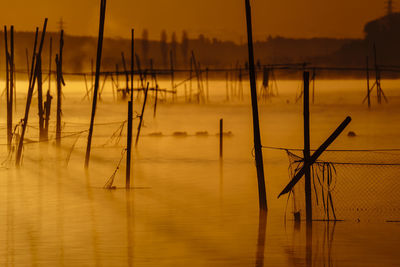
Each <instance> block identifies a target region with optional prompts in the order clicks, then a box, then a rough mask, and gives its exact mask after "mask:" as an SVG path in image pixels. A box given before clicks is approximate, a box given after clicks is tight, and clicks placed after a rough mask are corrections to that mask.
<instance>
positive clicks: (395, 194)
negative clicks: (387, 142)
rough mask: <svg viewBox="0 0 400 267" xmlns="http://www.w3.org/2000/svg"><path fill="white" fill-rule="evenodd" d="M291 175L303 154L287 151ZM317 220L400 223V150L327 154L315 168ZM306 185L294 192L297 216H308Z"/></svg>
mask: <svg viewBox="0 0 400 267" xmlns="http://www.w3.org/2000/svg"><path fill="white" fill-rule="evenodd" d="M287 154H288V157H289V175H290V177H293V176H294V175H295V174H296V173H297V171H298V170H299V169H300V168H301V167H302V166H303V157H302V151H299V150H287ZM311 175H312V176H311V180H312V203H313V209H312V212H313V220H363V221H376V220H379V221H382V220H384V221H400V150H364V151H361V150H360V151H345V150H336V151H333V150H331V151H325V152H324V153H323V155H322V156H321V157H320V158H319V159H318V161H317V162H315V163H314V164H313V165H312V166H311ZM304 188H305V184H304V179H301V180H300V181H299V183H298V184H296V186H295V187H294V188H293V190H292V192H291V194H290V197H291V198H292V204H293V212H294V213H296V214H297V215H299V214H300V215H301V216H303V217H304V215H305V193H304V192H305V190H304Z"/></svg>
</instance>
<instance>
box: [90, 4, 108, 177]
mask: <svg viewBox="0 0 400 267" xmlns="http://www.w3.org/2000/svg"><path fill="white" fill-rule="evenodd" d="M105 13H106V0H101V3H100V23H99V24H100V25H99V38H98V42H97V58H96V77H95V82H94V92H93V104H92V114H91V117H90V127H89V133H88V142H87V147H86V156H85V168H86V169H87V168H88V167H89V160H90V149H91V145H92V135H93V125H94V117H95V115H96V106H97V91H98V90H99V78H100V67H101V54H102V49H103V34H104V21H105V15H106V14H105Z"/></svg>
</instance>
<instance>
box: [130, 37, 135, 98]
mask: <svg viewBox="0 0 400 267" xmlns="http://www.w3.org/2000/svg"><path fill="white" fill-rule="evenodd" d="M134 57H135V30H134V29H132V30H131V102H132V105H133V74H134V72H135V59H134Z"/></svg>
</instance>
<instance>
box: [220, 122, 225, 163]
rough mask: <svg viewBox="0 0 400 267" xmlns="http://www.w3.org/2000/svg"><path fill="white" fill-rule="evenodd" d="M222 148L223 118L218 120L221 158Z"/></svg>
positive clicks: (221, 155)
mask: <svg viewBox="0 0 400 267" xmlns="http://www.w3.org/2000/svg"><path fill="white" fill-rule="evenodd" d="M223 149H224V120H223V119H220V120H219V157H220V158H221V159H222V157H223Z"/></svg>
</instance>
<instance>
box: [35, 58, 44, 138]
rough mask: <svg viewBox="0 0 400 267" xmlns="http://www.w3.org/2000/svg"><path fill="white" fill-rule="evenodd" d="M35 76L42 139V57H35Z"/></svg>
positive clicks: (41, 136)
mask: <svg viewBox="0 0 400 267" xmlns="http://www.w3.org/2000/svg"><path fill="white" fill-rule="evenodd" d="M36 66H37V67H36V72H37V73H36V76H37V96H38V115H39V140H40V141H43V140H44V136H43V128H44V111H43V79H42V59H41V57H37V58H36Z"/></svg>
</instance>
